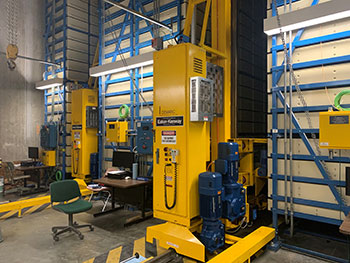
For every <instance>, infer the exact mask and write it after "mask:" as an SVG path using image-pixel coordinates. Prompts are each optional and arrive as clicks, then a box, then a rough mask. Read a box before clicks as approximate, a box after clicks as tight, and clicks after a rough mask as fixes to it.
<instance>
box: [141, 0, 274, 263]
mask: <svg viewBox="0 0 350 263" xmlns="http://www.w3.org/2000/svg"><path fill="white" fill-rule="evenodd" d="M204 2H206V9H205V14H204V21H203V28H202V34H201V39H200V42H199V46H195V45H193V44H189V43H182V44H179V45H176V46H169V47H168V48H167V49H165V50H161V51H158V52H155V53H154V65H153V71H154V77H153V81H154V83H153V86H154V95H153V96H154V107H153V108H154V113H153V114H154V116H153V121H154V146H153V149H154V155H153V167H154V168H153V169H154V170H153V187H154V188H153V209H154V217H156V218H159V219H162V220H165V221H167V222H166V223H163V224H160V225H155V226H151V227H148V228H147V236H146V240H147V242H150V243H153V242H154V240H157V244H158V245H159V246H160V247H162V248H164V249H170V248H172V249H174V250H175V251H176V253H178V254H180V255H182V256H185V257H187V258H191V259H194V260H197V261H200V262H205V260H206V257H208V258H209V259H210V261H209V262H225V263H226V262H245V261H247V260H248V261H249V260H250V257H251V256H252V255H254V254H255V253H256V252H257V251H259V250H260V249H261V248H262V247H264V246H265V245H266V244H267V243H268V242H270V241H271V240H272V239H273V238H274V236H275V231H274V229H273V228H269V227H260V228H258V229H257V230H255V231H254V232H253V233H251V234H249V235H248V236H246V237H245V238H243V239H241V238H238V237H235V236H232V235H229V234H227V233H226V234H225V230H226V229H229V228H233V227H237V226H238V225H239V224H240V222H243V219H242V221H239V220H241V218H245V220H248V221H249V220H250V215H249V203H252V204H254V205H256V204H257V203H259V204H260V207H261V208H262V207H264V206H266V202H265V203H264V202H262V201H261V200H259V196H260V191H261V189H262V187H263V186H264V185H265V184H266V176H260V177H259V175H258V170H257V169H256V168H255V166H254V150H253V145H254V144H255V143H266V139H232V137H231V133H230V130H231V87H230V74H231V72H230V67H231V63H230V54H231V53H230V52H231V51H230V50H231V47H230V35H229V34H230V30H231V25H230V23H231V16H230V10H231V8H230V4H229V2H230V1H220V0H212V1H211V0H199V1H198V0H190V1H189V5H188V11H187V15H186V22H185V29H184V38H186V37H188V36H189V32H190V25H191V21H192V13H193V9H194V6H195V5H197V4H200V3H204ZM210 12H211V19H212V21H211V25H212V29H211V30H212V46H211V47H209V46H207V45H206V44H204V42H205V33H206V26H207V23H208V19H209V17H210V16H209V13H210ZM219 14H220V15H219ZM219 25H220V26H219ZM209 54H210V56H208V55H209ZM207 62H210V63H209V64H207ZM217 66H220V67H221V68H223V77H222V79H223V88H222V89H221V90H220V87H219V85H218V84H217V83H213V82H214V81H213V82H211V81H212V80H213V79H212V78H209V77H208V74H210V73H208V72H210V70H209V71H207V67H214V68H215V67H217ZM198 82H202V84H203V85H199V84H198V85H197V83H198ZM215 85H216V86H215ZM218 94H222V97H221V98H220V95H218ZM208 98H209V99H208ZM210 100H211V101H214V100H215V101H216V103H217V104H216V105H215V106H214V107H213V109H214V110H213V115H210V114H207V111H206V110H207V109H208V108H210V105H209V104H208V103H206V102H207V101H210ZM199 101H201V102H199ZM218 102H219V103H218ZM220 102H221V104H222V105H223V106H222V107H223V109H222V111H221V112H220V113H219V112H215V110H217V109H219V108H220V106H221V105H220ZM198 108H200V109H201V111H202V112H201V114H198V112H197V110H198ZM203 112H204V113H203ZM232 125H234V123H232ZM230 142H232V143H230ZM226 146H228V147H231V148H225V147H226ZM228 149H230V150H231V152H228V151H227V150H228ZM238 152H239V158H240V159H238ZM226 157H227V160H224V158H226ZM230 158H231V159H230ZM214 161H215V164H214ZM238 162H239V163H240V165H241V167H240V168H239V169H238ZM228 164H229V165H228ZM210 166H211V167H212V168H213V167H214V166H215V171H217V170H218V171H220V173H221V174H223V175H224V174H226V175H225V180H227V178H234V182H233V183H232V182H231V184H230V182H229V184H226V186H227V185H229V186H231V185H232V187H231V188H229V187H226V186H225V189H231V190H232V191H231V193H226V195H223V194H222V191H221V190H222V189H223V188H220V187H221V185H222V184H221V181H220V180H221V179H220V174H219V172H210ZM206 171H208V172H206ZM227 174H229V176H227ZM203 178H204V179H203ZM218 178H219V179H220V180H219V179H218ZM222 178H224V176H223V177H222ZM207 179H208V180H207ZM205 180H207V181H205ZM210 180H212V181H210ZM215 180H217V181H215ZM223 180H224V179H223ZM230 180H231V179H230ZM203 182H209V184H208V186H209V187H207V185H204V184H202V183H203ZM212 183H213V184H214V185H215V184H216V183H218V186H219V187H218V188H216V190H215V191H212V189H214V187H212V188H210V187H211V186H212ZM226 183H227V182H226ZM206 187H207V188H206ZM237 187H238V188H237ZM249 187H255V195H254V198H253V199H254V200H250V198H249V197H248V196H247V192H248V191H247V189H248V188H249ZM209 188H210V189H209ZM206 191H207V192H206ZM206 193H210V194H208V195H207V196H209V195H210V198H213V199H208V198H207V199H205V198H206V196H205V194H206ZM221 196H222V197H225V198H226V197H228V196H229V197H230V198H231V199H230V200H231V201H232V200H237V201H238V203H239V206H238V211H237V214H238V216H237V217H226V216H225V217H224V218H225V219H224V218H220V216H219V217H218V216H217V215H221V214H220V213H219V212H217V211H216V210H215V209H212V208H213V207H214V206H215V207H220V206H216V205H217V204H218V203H217V202H221V201H220V198H221ZM203 200H205V201H206V202H203ZM210 200H212V201H210ZM218 200H219V201H218ZM230 200H229V198H227V200H225V202H226V203H228V202H229V201H230ZM222 202H224V201H222ZM202 203H203V204H208V205H206V206H203V205H202ZM209 206H210V209H211V211H210V213H212V214H214V217H215V216H217V217H216V218H215V220H216V221H215V220H214V221H210V218H209V217H210V216H208V217H207V218H205V217H204V216H203V214H204V213H203V210H206V208H208V207H209ZM232 207H234V208H235V209H236V207H237V206H236V205H235V203H234V202H231V204H230V205H226V207H225V205H223V210H224V209H226V212H227V211H229V210H230V209H231V208H232ZM220 209H221V207H220ZM207 210H209V209H207ZM230 211H231V212H232V209H231V210H230ZM220 212H221V211H220ZM232 213H233V212H232ZM222 215H223V213H222ZM211 216H212V215H211ZM208 218H209V219H208ZM226 218H229V219H230V220H228V219H226ZM205 220H206V223H205V222H204V221H205ZM223 223H224V224H223ZM216 226H218V227H216ZM210 227H211V228H212V229H213V233H214V232H215V233H214V234H213V235H212V236H211V233H212V232H210V231H208V229H209V228H210ZM205 228H206V229H205ZM204 229H205V230H204ZM220 234H221V235H220ZM202 235H203V237H202ZM205 235H207V236H205ZM208 235H209V236H208ZM207 241H208V242H207ZM216 242H221V243H222V245H221V246H220V247H219V246H216ZM211 245H213V246H211ZM213 247H214V249H213ZM216 248H218V249H216ZM208 252H210V253H209V254H208Z"/></svg>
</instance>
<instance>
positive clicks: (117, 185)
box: [94, 177, 152, 226]
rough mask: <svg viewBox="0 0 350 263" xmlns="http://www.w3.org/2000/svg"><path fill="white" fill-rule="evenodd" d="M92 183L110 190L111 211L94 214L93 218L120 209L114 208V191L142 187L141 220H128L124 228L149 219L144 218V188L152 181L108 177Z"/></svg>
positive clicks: (138, 218)
mask: <svg viewBox="0 0 350 263" xmlns="http://www.w3.org/2000/svg"><path fill="white" fill-rule="evenodd" d="M94 183H98V184H101V185H104V186H108V187H110V188H112V209H111V210H108V211H105V212H100V213H98V214H95V216H99V215H101V214H105V213H108V212H112V211H115V210H117V209H120V208H121V207H119V208H116V207H115V189H132V188H137V187H142V190H143V192H142V201H141V205H142V209H141V218H140V217H137V218H134V219H133V220H128V222H127V223H126V224H125V226H126V225H130V224H133V223H136V222H140V221H143V220H145V219H147V218H148V217H149V216H146V211H145V210H146V188H147V186H148V185H151V184H152V181H138V180H132V179H129V180H125V179H112V178H108V177H103V178H100V179H96V180H94ZM151 215H152V214H151Z"/></svg>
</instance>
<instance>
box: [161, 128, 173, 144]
mask: <svg viewBox="0 0 350 263" xmlns="http://www.w3.org/2000/svg"><path fill="white" fill-rule="evenodd" d="M162 144H176V131H162Z"/></svg>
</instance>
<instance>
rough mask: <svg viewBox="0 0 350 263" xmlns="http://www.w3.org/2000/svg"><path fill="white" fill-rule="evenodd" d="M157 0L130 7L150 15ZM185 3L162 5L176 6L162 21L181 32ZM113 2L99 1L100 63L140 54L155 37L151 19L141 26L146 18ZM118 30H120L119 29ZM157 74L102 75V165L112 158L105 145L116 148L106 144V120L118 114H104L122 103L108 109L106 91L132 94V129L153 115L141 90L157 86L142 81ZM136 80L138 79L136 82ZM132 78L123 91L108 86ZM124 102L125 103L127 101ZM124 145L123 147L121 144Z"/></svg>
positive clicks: (167, 37)
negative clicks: (145, 108) (147, 110)
mask: <svg viewBox="0 0 350 263" xmlns="http://www.w3.org/2000/svg"><path fill="white" fill-rule="evenodd" d="M152 2H153V0H135V1H130V2H129V4H128V7H129V8H131V9H134V10H137V11H139V12H141V13H143V14H145V15H147V16H153V10H151V11H146V10H145V8H144V6H145V5H147V4H151V3H152ZM182 4H183V0H174V1H171V2H169V3H166V4H164V5H162V6H161V7H160V12H161V13H162V12H165V11H168V10H170V9H176V14H175V15H174V17H172V18H168V19H165V20H164V21H162V22H163V23H166V24H174V23H176V24H177V32H174V35H176V34H178V33H180V32H181V22H182V20H183V16H182V15H181V5H182ZM110 7H111V6H110V5H109V4H104V3H102V2H101V1H100V2H99V20H100V28H99V34H100V42H99V43H100V52H99V58H100V64H102V63H103V61H104V59H111V58H112V62H114V61H116V60H117V58H118V56H123V55H126V54H127V55H129V56H137V55H139V54H140V50H141V49H142V48H145V47H149V46H151V38H152V37H153V30H152V29H153V25H152V24H150V23H149V22H148V21H146V26H143V27H142V28H140V23H141V22H142V21H144V20H142V19H141V18H139V17H135V16H133V15H131V14H129V13H127V12H125V11H124V10H116V11H114V12H112V13H110V12H109V9H110ZM103 15H105V19H103V17H102V16H103ZM117 18H121V19H122V20H123V21H122V22H119V23H116V24H113V23H111V22H112V21H113V20H114V19H117ZM128 27H129V28H130V30H129V32H128V33H126V29H127V28H128ZM116 32H117V33H118V34H117V33H116ZM147 33H149V34H150V36H151V37H150V38H149V39H146V40H145V41H143V42H140V39H141V36H143V35H144V34H147ZM111 34H112V35H113V39H110V40H108V41H106V42H104V43H102V39H104V36H105V35H111ZM174 35H171V34H167V35H165V36H163V38H164V41H167V40H170V39H172V38H173V37H174ZM122 42H123V43H126V42H128V43H129V45H128V47H125V48H120V45H121V43H122ZM110 46H115V48H114V51H113V52H109V53H105V52H104V49H105V48H106V47H110ZM149 77H153V72H147V73H144V74H141V72H140V70H139V69H133V70H130V72H129V76H127V77H122V78H115V79H112V78H111V75H108V76H106V79H105V83H104V84H101V83H102V77H100V86H99V105H100V106H99V110H100V122H99V131H100V134H99V135H100V136H99V149H100V151H99V152H100V153H99V154H100V158H99V160H100V161H99V162H100V163H99V165H100V167H102V162H103V160H109V158H103V153H102V150H101V149H113V147H111V146H110V145H103V142H102V140H103V136H102V131H103V130H104V126H103V125H105V122H106V121H115V120H117V119H118V118H104V119H103V118H102V116H103V112H102V111H103V110H117V109H118V108H119V107H120V106H121V105H122V104H112V105H109V104H108V106H105V107H104V109H103V108H102V106H101V105H102V95H103V93H105V98H106V100H107V99H108V98H112V97H118V96H126V95H128V96H129V101H125V104H127V105H128V106H129V107H130V117H129V121H130V127H129V128H130V129H134V122H135V121H136V120H140V119H152V116H143V117H141V116H140V113H141V112H140V111H141V107H142V106H146V104H148V105H150V106H152V105H153V101H148V102H147V103H145V102H143V101H142V102H141V101H140V99H139V95H140V94H139V93H140V92H145V93H146V92H153V87H144V88H142V89H140V83H141V79H142V78H144V79H146V78H149ZM133 80H134V83H133ZM127 82H130V85H129V89H126V90H123V91H117V92H110V91H109V90H108V87H109V86H110V85H112V84H119V83H127ZM123 104H124V103H123ZM133 147H134V142H133V140H131V142H130V145H128V146H123V149H128V150H132V149H133ZM120 148H122V147H121V146H120ZM101 172H102V169H99V176H101Z"/></svg>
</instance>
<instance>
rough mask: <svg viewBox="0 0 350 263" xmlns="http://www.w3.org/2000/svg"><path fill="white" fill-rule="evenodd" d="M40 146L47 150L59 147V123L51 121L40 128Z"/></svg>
mask: <svg viewBox="0 0 350 263" xmlns="http://www.w3.org/2000/svg"><path fill="white" fill-rule="evenodd" d="M40 146H41V147H42V148H44V149H46V150H53V149H56V147H57V125H56V124H53V123H50V124H46V125H42V126H41V128H40Z"/></svg>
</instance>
